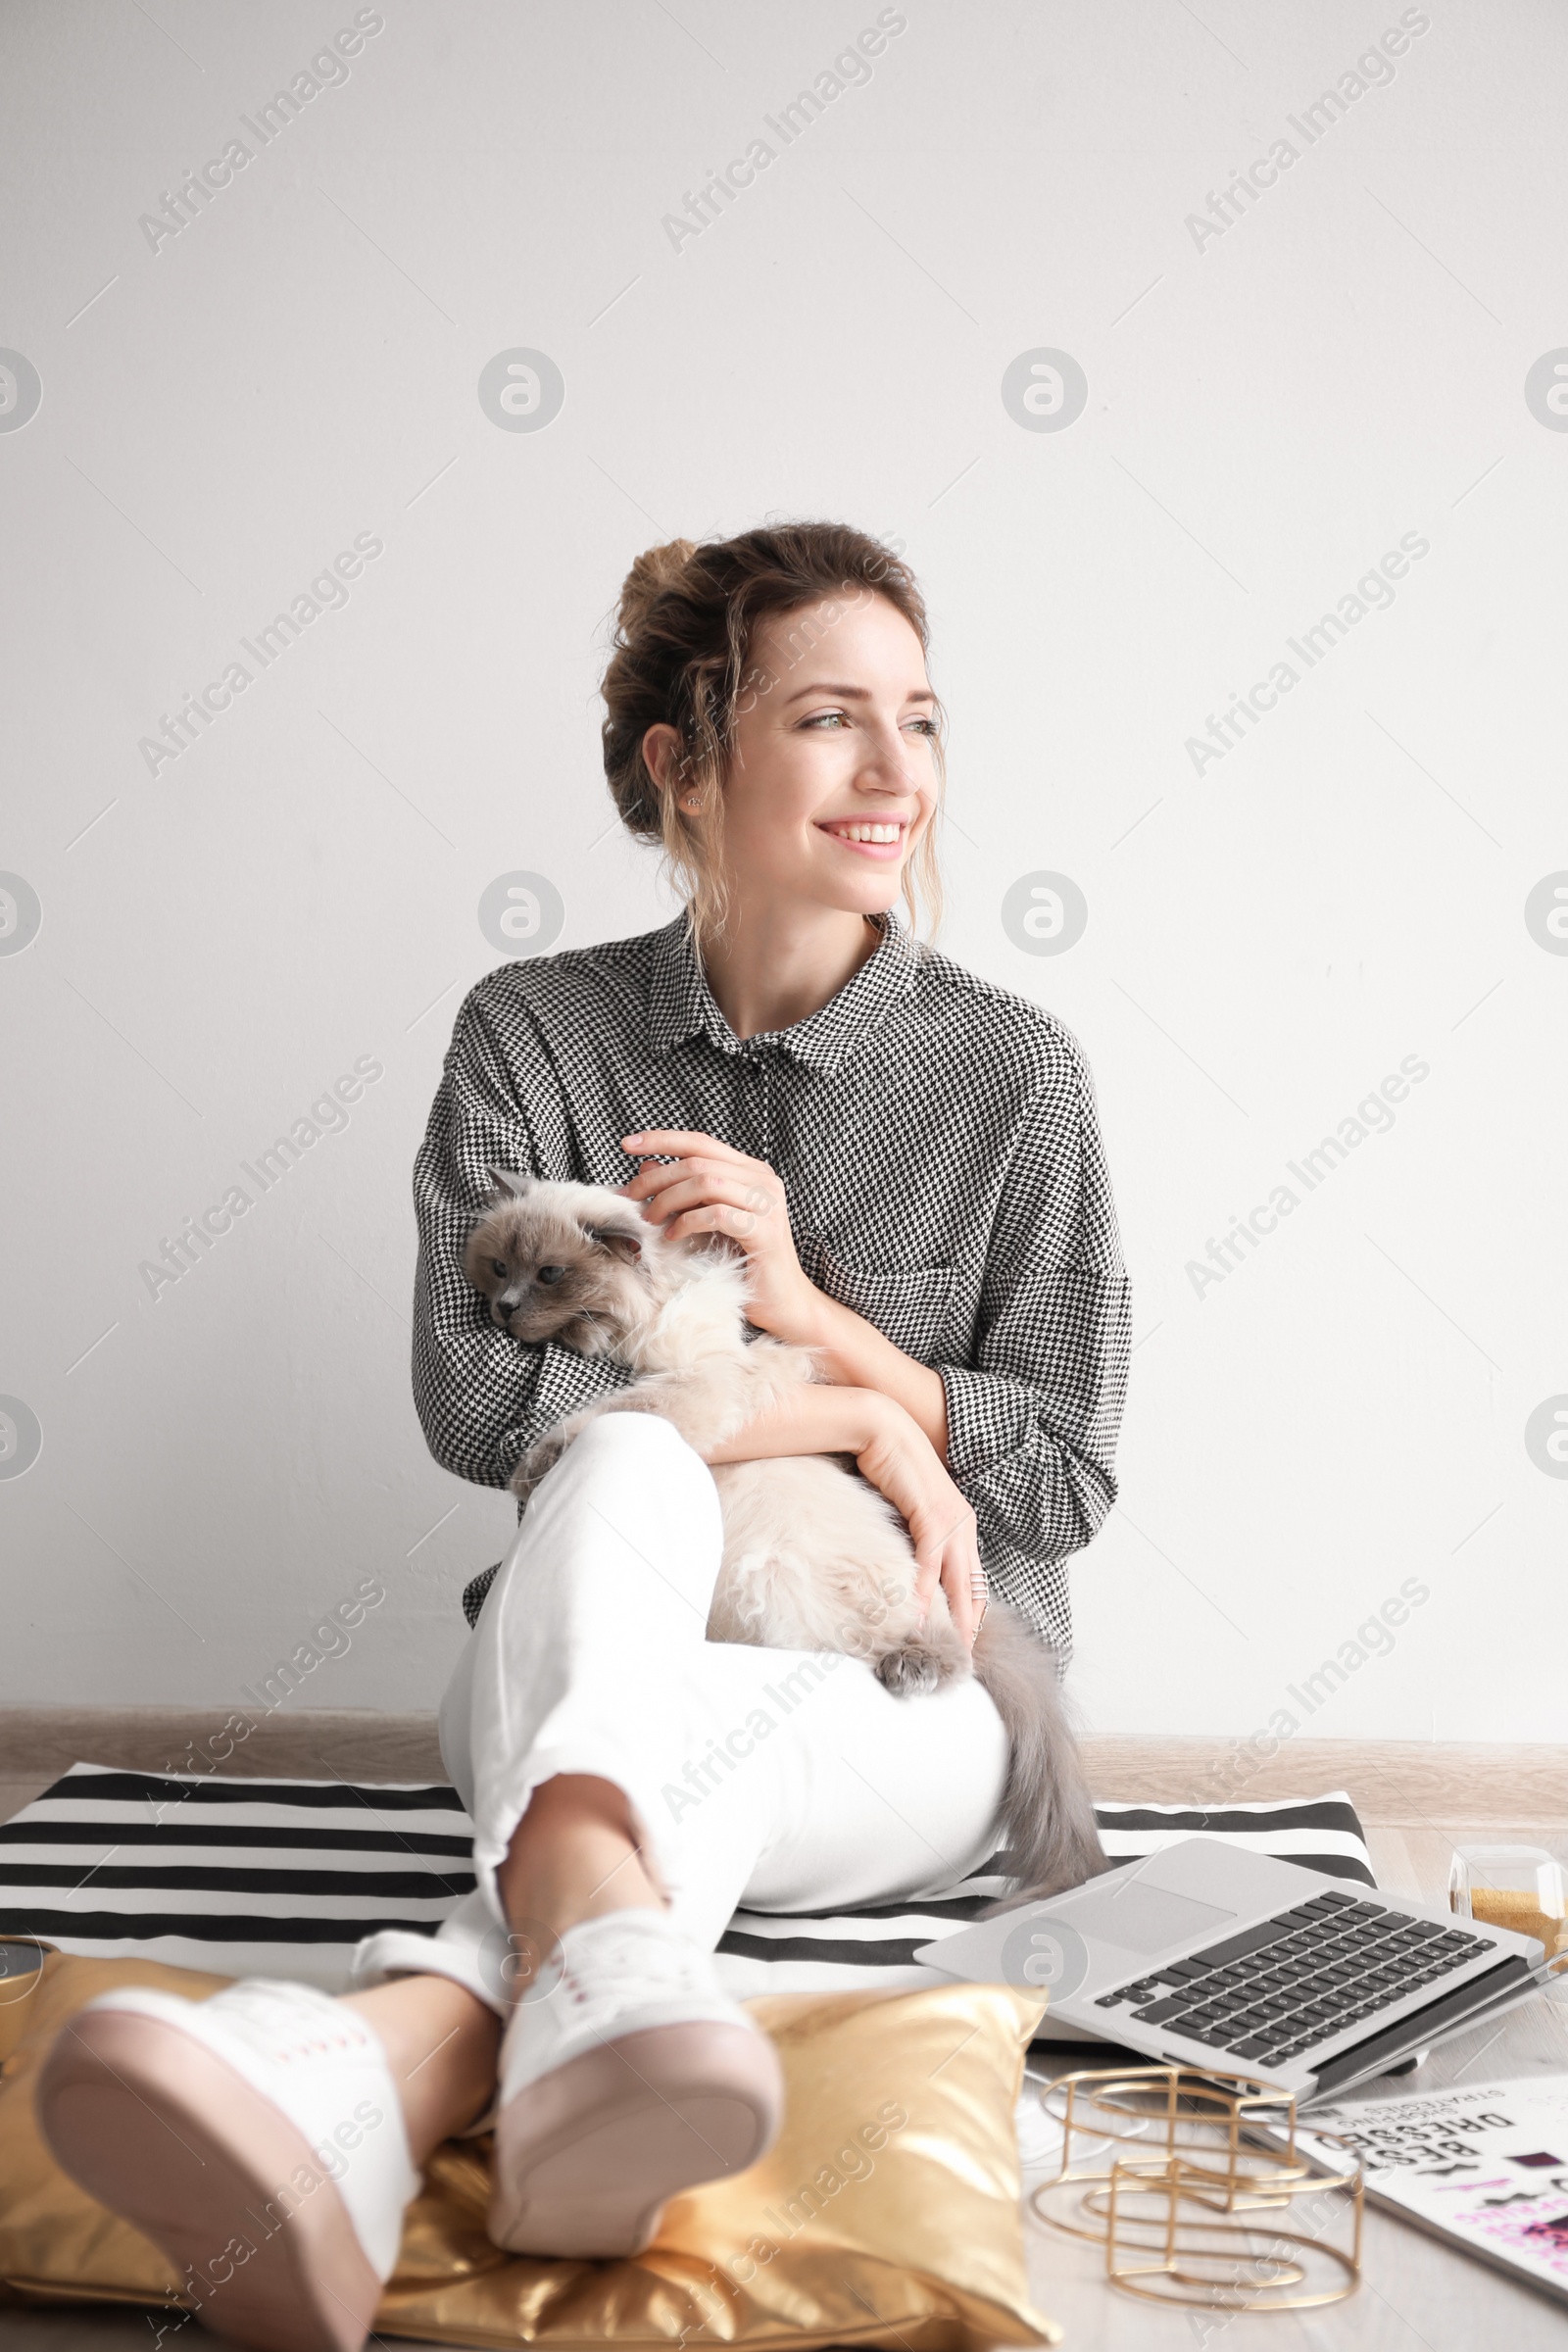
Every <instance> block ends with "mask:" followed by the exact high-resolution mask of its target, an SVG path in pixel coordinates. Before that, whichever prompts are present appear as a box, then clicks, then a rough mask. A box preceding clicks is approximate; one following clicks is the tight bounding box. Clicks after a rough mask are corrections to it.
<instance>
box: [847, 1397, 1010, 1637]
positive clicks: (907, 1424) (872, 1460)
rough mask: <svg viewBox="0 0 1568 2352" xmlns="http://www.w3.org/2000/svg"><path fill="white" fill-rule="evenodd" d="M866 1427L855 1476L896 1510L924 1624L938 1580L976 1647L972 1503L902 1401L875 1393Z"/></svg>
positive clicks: (978, 1580) (962, 1631)
mask: <svg viewBox="0 0 1568 2352" xmlns="http://www.w3.org/2000/svg"><path fill="white" fill-rule="evenodd" d="M867 1396H868V1397H874V1400H875V1401H874V1409H873V1412H872V1419H871V1432H870V1436H869V1437H868V1439H867V1440H866V1443H865V1444H864V1446H861V1447H860V1448H859V1450H858V1452H857V1454H856V1457H855V1458H856V1461H857V1463H858V1466H859V1470H860V1475H861V1476H862V1477H863V1478H867V1479H869V1480H870V1482H871V1484H872V1486H873V1487H875V1488H876V1489H877V1490H878V1492H879V1493H881V1494H883V1495H886V1496H887V1498H888V1500H889V1502H891V1503H892V1505H893V1507H894V1509H895V1510H896V1511H898V1512H900V1513H902V1515H903V1518H904V1522H905V1525H906V1526H907V1528H908V1531H909V1541H910V1543H911V1544H913V1546H914V1558H915V1567H916V1572H917V1573H916V1578H915V1591H916V1593H918V1595H919V1600H920V1612H921V1619H922V1622H923V1620H924V1617H925V1614H926V1612H927V1611H928V1610H929V1608H930V1606H931V1598H932V1594H933V1593H935V1591H936V1588H937V1586H938V1584H939V1583H940V1585H941V1587H942V1590H943V1592H944V1593H946V1595H947V1601H948V1608H949V1610H950V1611H951V1613H952V1617H953V1622H954V1624H955V1625H956V1628H957V1630H958V1635H959V1638H960V1640H961V1641H962V1642H963V1645H964V1647H965V1649H970V1648H972V1647H973V1646H974V1638H975V1635H976V1634H977V1633H978V1632H979V1630H980V1628H979V1620H980V1615H981V1609H980V1605H979V1603H978V1602H977V1601H976V1599H975V1596H974V1595H975V1589H976V1586H977V1585H978V1587H979V1590H980V1592H981V1593H982V1594H983V1593H984V1591H985V1585H984V1580H983V1578H982V1575H981V1569H980V1540H979V1535H978V1531H977V1529H976V1526H975V1516H974V1511H973V1508H972V1506H971V1505H970V1504H969V1503H968V1502H967V1501H966V1500H965V1498H964V1496H963V1495H961V1494H960V1493H959V1492H958V1489H957V1488H956V1486H955V1485H954V1483H953V1480H952V1479H951V1478H950V1477H949V1475H948V1472H947V1470H946V1469H945V1468H944V1466H943V1462H942V1457H941V1456H940V1454H939V1453H938V1452H937V1449H936V1447H935V1446H933V1445H932V1443H931V1441H930V1439H929V1438H928V1437H927V1436H926V1434H925V1431H924V1430H923V1429H922V1428H921V1427H920V1424H919V1422H918V1421H916V1419H915V1418H914V1415H913V1414H912V1413H909V1412H907V1411H906V1410H905V1408H904V1406H903V1405H902V1404H899V1403H897V1402H896V1401H895V1400H894V1399H893V1398H892V1397H882V1396H879V1395H876V1393H875V1392H874V1391H873V1392H867Z"/></svg>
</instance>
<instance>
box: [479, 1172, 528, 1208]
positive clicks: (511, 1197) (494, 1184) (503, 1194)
mask: <svg viewBox="0 0 1568 2352" xmlns="http://www.w3.org/2000/svg"><path fill="white" fill-rule="evenodd" d="M485 1174H486V1175H487V1176H488V1177H489V1179H490V1186H491V1191H492V1193H493V1195H494V1197H495V1199H496V1200H498V1201H521V1200H522V1199H523V1198H524V1196H525V1195H526V1194H528V1193H530V1192H531V1191H532V1190H533V1187H534V1185H535V1183H536V1182H537V1179H536V1178H535V1177H532V1176H519V1175H518V1174H517V1172H516V1170H515V1168H491V1167H487V1168H486V1169H485Z"/></svg>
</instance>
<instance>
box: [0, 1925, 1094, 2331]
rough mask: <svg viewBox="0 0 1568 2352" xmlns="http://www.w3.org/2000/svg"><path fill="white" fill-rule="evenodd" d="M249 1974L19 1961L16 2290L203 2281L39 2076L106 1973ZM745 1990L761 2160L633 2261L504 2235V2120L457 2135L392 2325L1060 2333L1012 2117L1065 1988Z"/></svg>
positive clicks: (0, 2226)
mask: <svg viewBox="0 0 1568 2352" xmlns="http://www.w3.org/2000/svg"><path fill="white" fill-rule="evenodd" d="M230 1981H231V1980H229V1979H228V1978H226V1977H214V1976H207V1975H203V1974H199V1973H198V1972H197V1971H195V1970H193V1969H180V1968H164V1967H160V1966H159V1965H158V1964H157V1963H156V1962H153V1961H137V1960H85V1959H77V1958H72V1957H70V1956H68V1955H67V1954H65V1953H62V1952H54V1951H51V1952H49V1953H48V1954H47V1956H46V1958H45V1960H44V1963H43V1966H42V1968H41V1969H40V1970H38V1971H36V1972H34V1973H33V1974H32V1975H31V1976H30V1977H24V1978H12V1979H9V1980H5V1981H0V2061H3V2073H0V2282H3V2285H4V2287H6V2288H9V2289H10V2290H11V2294H12V2295H13V2296H19V2297H21V2298H23V2299H25V2300H27V2301H31V2300H33V2299H35V2298H37V2299H45V2300H48V2301H50V2302H62V2301H81V2300H91V2301H99V2302H101V2301H110V2302H133V2303H134V2302H142V2303H156V2304H160V2305H162V2306H164V2308H165V2309H166V2311H168V2310H170V2309H171V2308H172V2306H174V2305H175V2304H177V2303H179V2302H180V2300H181V2298H180V2296H179V2291H178V2290H179V2285H180V2281H179V2280H178V2279H177V2278H175V2276H174V2274H173V2272H172V2269H171V2267H170V2265H169V2264H168V2262H167V2261H166V2260H165V2258H164V2256H163V2255H162V2254H160V2253H159V2252H158V2250H157V2248H156V2247H155V2246H153V2245H151V2244H150V2243H149V2242H148V2240H147V2239H146V2238H144V2237H142V2236H141V2235H139V2234H138V2232H137V2231H136V2230H134V2229H131V2228H130V2227H129V2225H128V2224H126V2223H124V2222H123V2221H121V2220H119V2219H118V2217H116V2216H115V2215H113V2214H110V2213H107V2212H106V2211H105V2210H104V2208H103V2207H102V2206H101V2205H97V2204H95V2203H94V2202H93V2200H92V2199H91V2198H90V2197H88V2196H87V2195H86V2194H85V2193H84V2191H83V2190H81V2189H79V2188H78V2187H77V2186H76V2184H75V2182H74V2181H73V2180H70V2179H69V2178H68V2177H67V2176H66V2175H65V2174H64V2173H62V2172H61V2171H60V2170H59V2168H58V2167H57V2166H56V2164H55V2163H54V2161H53V2159H52V2158H51V2157H50V2155H49V2153H48V2150H47V2149H46V2148H45V2146H44V2144H43V2141H42V2139H41V2138H40V2136H39V2133H38V2127H37V2122H36V2119H35V2117H34V2114H33V2107H32V2083H33V2079H34V2078H35V2076H36V2075H37V2072H38V2070H39V2068H40V2067H41V2065H42V2063H43V2058H44V2055H45V2052H46V2051H47V2049H48V2047H49V2044H50V2042H51V2041H52V2040H53V2038H54V2035H55V2034H56V2032H57V2031H58V2029H59V2027H60V2025H61V2023H62V2022H63V2020H64V2019H66V2018H67V2017H69V2016H71V2015H72V2013H73V2011H75V2010H77V2009H79V2008H81V2007H82V2006H83V2004H84V2003H85V2002H87V2001H89V2000H91V1999H92V1997H93V1995H94V1994H95V1993H99V1992H107V1991H108V1990H110V1988H111V1987H113V1986H117V1985H158V1986H160V1987H161V1988H162V1989H163V1990H165V1991H168V1992H175V1993H181V1994H183V1995H185V1996H186V1997H187V1998H190V1999H198V2000H199V1999H203V1998H205V1997H206V1996H207V1995H208V1994H209V1993H213V1992H217V1991H218V1990H219V1989H220V1988H221V1986H222V1985H225V1984H227V1983H229V1982H230ZM746 2006H747V2008H748V2009H749V2010H750V2011H751V2013H752V2015H753V2016H754V2017H755V2018H756V2019H757V2022H758V2024H759V2025H760V2026H761V2027H763V2028H764V2029H765V2031H766V2032H767V2033H769V2034H771V2035H772V2036H773V2039H774V2041H775V2042H776V2043H777V2045H778V2052H779V2056H780V2059H781V2060H782V2062H783V2067H784V2076H785V2082H786V2085H787V2089H788V2107H787V2120H786V2122H785V2126H784V2130H783V2131H782V2133H781V2134H780V2137H779V2139H778V2142H777V2144H776V2145H775V2146H774V2147H773V2149H772V2150H771V2152H770V2153H769V2154H768V2155H767V2156H766V2157H765V2158H764V2159H763V2160H762V2162H761V2163H760V2164H757V2165H754V2166H753V2167H752V2169H751V2170H750V2171H749V2172H747V2173H741V2174H737V2175H736V2177H735V2178H734V2179H733V2180H726V2181H722V2182H717V2183H711V2184H710V2185H709V2186H707V2187H705V2188H700V2189H697V2190H694V2191H693V2192H692V2193H691V2194H690V2195H689V2196H684V2197H678V2198H676V2199H675V2200H673V2202H672V2203H671V2204H669V2205H668V2206H667V2207H666V2208H665V2212H664V2219H663V2225H662V2229H661V2230H660V2233H659V2236H658V2238H657V2239H656V2240H655V2242H654V2244H653V2245H652V2246H650V2247H649V2248H648V2250H647V2252H646V2253H644V2254H640V2255H638V2256H636V2258H635V2259H634V2260H631V2261H627V2262H606V2263H584V2262H535V2261H532V2260H530V2259H528V2258H527V2257H526V2256H522V2255H515V2254H507V2253H504V2252H503V2251H502V2249H501V2248H500V2247H499V2246H494V2245H492V2244H491V2242H490V2240H489V2238H488V2237H487V2236H486V2235H485V2227H484V2217H485V2209H486V2206H487V2204H488V2200H489V2173H488V2162H489V2154H490V2146H491V2142H490V2139H489V2137H488V2135H486V2136H485V2137H483V2138H479V2139H471V2140H448V2141H447V2142H446V2144H445V2145H444V2146H442V2147H440V2148H438V2149H437V2150H436V2152H435V2154H434V2156H433V2157H432V2158H431V2160H430V2163H429V2165H428V2166H427V2168H426V2171H425V2182H424V2189H423V2193H422V2194H421V2195H420V2196H419V2197H417V2199H416V2200H415V2202H414V2204H413V2205H411V2206H410V2208H409V2213H408V2218H407V2221H406V2224H405V2227H404V2232H403V2245H402V2250H401V2252H400V2254H399V2257H398V2267H397V2271H396V2273H395V2275H394V2276H393V2278H391V2280H390V2281H389V2282H388V2284H387V2287H386V2290H385V2293H384V2294H383V2296H382V2299H381V2305H380V2309H379V2310H378V2312H377V2313H376V2318H375V2327H376V2332H377V2333H378V2334H382V2335H409V2336H419V2337H423V2338H424V2339H425V2340H426V2341H431V2340H433V2341H436V2342H446V2343H454V2344H469V2345H496V2346H500V2347H509V2346H513V2345H517V2344H537V2345H542V2346H548V2347H550V2348H551V2352H589V2348H591V2347H598V2346H601V2345H620V2346H638V2347H644V2346H646V2347H649V2348H650V2352H662V2347H665V2346H669V2347H672V2348H675V2352H685V2347H686V2346H687V2345H689V2344H692V2345H695V2346H696V2347H698V2352H700V2348H701V2347H702V2346H703V2345H705V2344H706V2345H709V2346H713V2345H724V2346H726V2347H735V2348H737V2352H768V2348H771V2347H774V2346H777V2347H780V2348H781V2352H782V2348H783V2347H786V2346H788V2347H791V2348H792V2352H806V2348H807V2347H809V2346H812V2345H819V2344H848V2343H858V2344H877V2345H888V2346H892V2347H896V2348H897V2352H981V2348H982V2347H986V2346H990V2345H994V2344H1009V2345H1011V2344H1054V2343H1057V2342H1059V2341H1060V2335H1061V2330H1060V2329H1059V2328H1058V2327H1055V2326H1054V2324H1053V2323H1052V2322H1051V2321H1050V2320H1047V2319H1045V2318H1043V2317H1042V2316H1041V2314H1040V2313H1039V2312H1037V2311H1035V2310H1033V2309H1032V2308H1031V2306H1030V2302H1029V2294H1028V2286H1027V2283H1026V2280H1025V2277H1024V2261H1023V2236H1022V2227H1021V2220H1020V2212H1019V2176H1018V2150H1017V2141H1016V2138H1015V2135H1014V2125H1013V2107H1014V2101H1015V2099H1016V2096H1017V2091H1018V2084H1019V2078H1020V2075H1021V2072H1022V2067H1023V2055H1024V2051H1025V2049H1026V2047H1027V2045H1028V2042H1029V2038H1030V2036H1031V2034H1033V2033H1034V2031H1035V2029H1036V2028H1037V2027H1038V2025H1039V2022H1040V2018H1041V2016H1042V2014H1043V2011H1044V2007H1045V2003H1044V2001H1043V1999H1042V1998H1041V1997H1040V1996H1039V1995H1038V1994H1033V1993H1031V1994H1025V1993H1022V1992H1017V1991H1013V1990H1011V1989H1009V1988H1008V1987H1006V1986H1004V1985H932V1987H931V1988H930V1990H929V1991H920V1992H895V1993H879V1992H837V1993H821V1994H815V1993H799V1994H788V1993H783V1994H772V1995H769V1996H768V1997H767V1998H765V1999H762V2000H755V2001H749V2002H748V2003H747V2004H746ZM197 2291H198V2292H199V2289H198V2290H197ZM183 2307H184V2308H187V2309H189V2308H196V2309H199V2308H200V2305H199V2303H198V2302H196V2301H195V2300H194V2298H193V2297H192V2298H187V2299H186V2300H185V2302H184V2304H183Z"/></svg>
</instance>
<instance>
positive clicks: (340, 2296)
mask: <svg viewBox="0 0 1568 2352" xmlns="http://www.w3.org/2000/svg"><path fill="white" fill-rule="evenodd" d="M38 2120H39V2123H40V2125H41V2127H42V2130H43V2134H44V2137H45V2139H46V2140H47V2141H48V2143H49V2146H50V2148H51V2149H52V2150H53V2152H54V2155H55V2157H56V2159H57V2161H58V2162H59V2163H60V2164H61V2165H62V2166H63V2167H64V2169H65V2170H66V2171H67V2172H68V2173H70V2175H71V2176H72V2178H73V2180H77V2181H79V2182H80V2184H81V2186H82V2187H83V2188H85V2189H86V2190H87V2191H88V2193H89V2195H91V2196H94V2197H96V2198H97V2199H98V2200H99V2202H100V2204H103V2205H107V2206H108V2207H109V2208H110V2209H111V2211H113V2212H115V2213H118V2214H122V2215H123V2217H124V2219H125V2220H126V2221H128V2222H130V2223H131V2224H132V2225H133V2226H134V2227H135V2228H136V2229H140V2230H141V2231H142V2233H143V2234H144V2235H145V2236H147V2237H150V2238H151V2239H152V2241H153V2243H154V2244H155V2245H157V2246H159V2247H161V2248H162V2250H163V2252H164V2253H165V2254H167V2255H168V2256H169V2259H170V2260H171V2262H172V2263H174V2264H175V2265H176V2266H177V2267H178V2269H179V2270H180V2272H181V2273H182V2275H183V2274H188V2276H187V2277H186V2281H185V2282H186V2288H187V2291H188V2292H189V2293H191V2294H192V2295H193V2296H196V2297H198V2298H199V2316H200V2318H201V2320H202V2322H203V2324H204V2325H205V2326H206V2327H210V2328H211V2329H212V2330H213V2332H214V2333H215V2334H217V2335H221V2336H227V2337H230V2338H231V2339H232V2340H234V2341H235V2342H238V2343H242V2344H247V2345H252V2346H256V2347H261V2348H263V2352H273V2347H276V2348H277V2352H358V2347H359V2346H360V2345H361V2344H363V2342H364V2341H365V2337H366V2334H367V2332H368V2328H369V2326H370V2323H371V2321H372V2319H373V2318H374V2316H375V2307H376V2304H377V2303H378V2302H379V2300H380V2295H381V2288H382V2286H383V2285H384V2283H385V2281H386V2280H387V2279H388V2278H390V2277H391V2275H392V2271H393V2269H394V2267H395V2265H396V2262H397V2257H398V2246H399V2242H400V2240H401V2238H402V2234H403V2213H404V2208H405V2206H406V2205H407V2204H408V2203H409V2200H410V2199H411V2198H412V2197H414V2196H416V2195H417V2193H418V2190H419V2186H420V2177H419V2175H418V2174H417V2172H416V2171H415V2169H414V2166H413V2164H412V2162H411V2161H410V2157H409V2143H408V2136H407V2134H406V2132H405V2131H404V2126H403V2108H402V2103H401V2101H400V2099H399V2096H398V2088H397V2084H396V2082H395V2081H394V2079H393V2076H392V2072H391V2069H390V2067H389V2065H388V2063H387V2056H386V2051H385V2048H384V2046H383V2044H382V2042H381V2039H380V2036H379V2035H378V2034H375V2033H374V2032H373V2031H372V2030H371V2028H370V2027H369V2026H368V2023H367V2022H366V2020H365V2019H364V2018H363V2017H362V2016H361V2015H360V2013H359V2011H358V2010H356V2009H351V2008H348V2007H346V2006H345V2004H344V2003H343V2002H341V2001H335V2000H333V1999H331V1998H330V1997H329V1996H328V1995H327V1994H326V1993H324V1992H319V1991H317V1990H316V1988H315V1987H314V1986H312V1985H293V1984H287V1983H284V1982H282V1981H280V1980H276V1979H272V1978H265V1977H249V1978H245V1979H243V1980H242V1981H241V1982H240V1983H239V1984H237V1985H229V1986H227V1987H225V1989H224V1990H223V1991H221V1992H218V1993H214V1994H213V1995H212V1997H211V1998H210V1999H208V2000H204V2001H189V2000H183V1999H181V1998H180V1997H179V1996H178V1995H177V1994H174V1993H168V1992H155V1991H153V1990H151V1989H149V1988H147V1987H143V1986H138V1985H127V1986H126V1987H125V1988H124V1989H123V1991H120V1992H106V1993H103V1994H100V1996H99V1997H98V1999H97V2000H94V2001H89V2002H88V2004H87V2006H86V2007H85V2008H84V2009H81V2010H79V2011H78V2012H77V2013H76V2015H75V2016H74V2017H72V2018H70V2019H68V2021H67V2023H66V2024H65V2025H64V2026H63V2027H62V2028H61V2030H60V2032H59V2034H57V2035H56V2037H55V2041H54V2044H53V2047H52V2048H51V2050H50V2052H49V2056H48V2059H47V2060H46V2062H45V2064H44V2068H43V2072H42V2074H41V2076H40V2078H39V2082H38Z"/></svg>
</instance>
